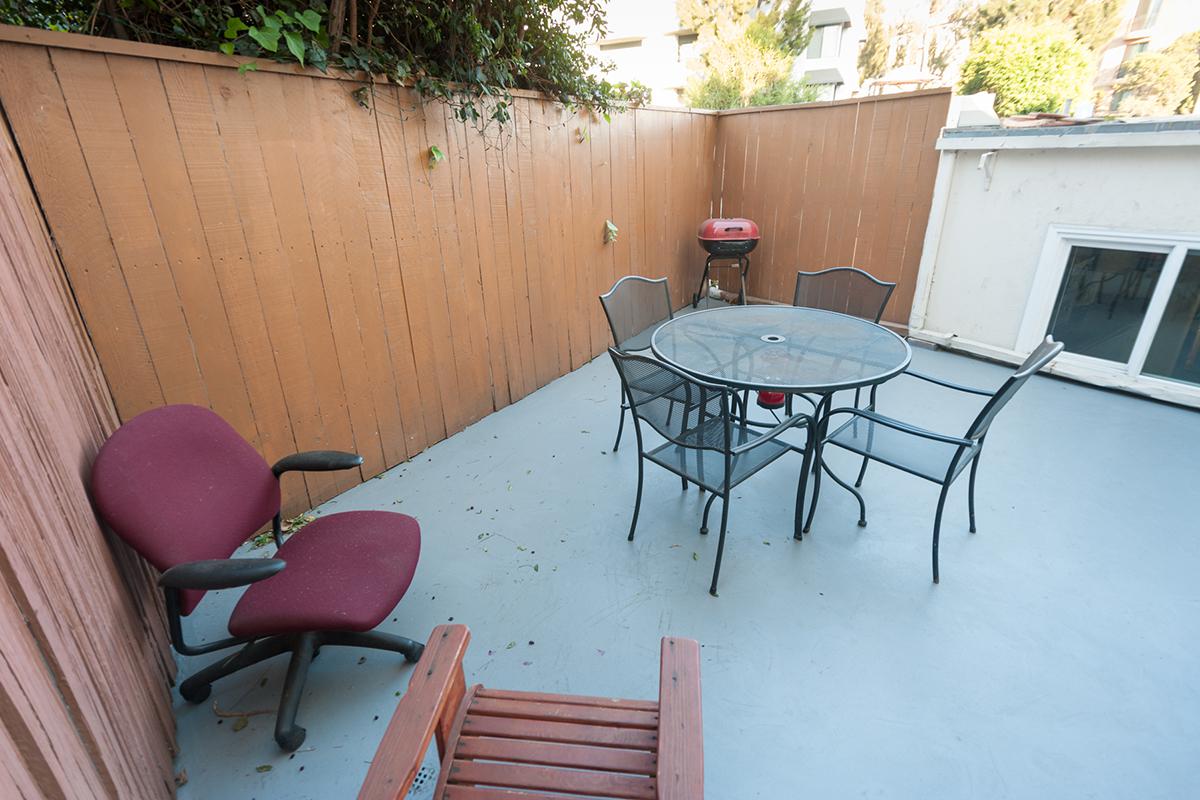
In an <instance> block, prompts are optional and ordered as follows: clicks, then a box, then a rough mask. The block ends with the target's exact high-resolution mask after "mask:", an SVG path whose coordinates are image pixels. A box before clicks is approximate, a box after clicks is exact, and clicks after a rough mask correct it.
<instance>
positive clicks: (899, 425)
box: [826, 407, 977, 447]
mask: <svg viewBox="0 0 1200 800" xmlns="http://www.w3.org/2000/svg"><path fill="white" fill-rule="evenodd" d="M834 414H853V415H855V416H856V417H863V418H864V419H869V420H871V421H872V422H877V423H879V424H880V425H884V426H886V427H888V428H891V429H893V430H897V431H900V432H901V433H908V434H912V435H913V436H920V437H921V438H922V439H932V440H933V441H936V442H945V443H946V444H956V445H959V446H960V447H974V446H975V445H976V444H977V442H976V441H975V440H974V439H963V438H962V437H959V436H946V435H945V434H941V433H937V432H935V431H931V430H928V429H926V428H921V427H918V426H916V425H909V424H908V423H907V422H901V421H900V420H898V419H893V418H892V417H885V416H883V415H882V414H876V413H875V412H874V411H867V410H865V409H862V408H853V407H845V408H835V409H834V410H833V411H830V412H829V416H831V417H832V416H833V415H834ZM828 438H829V437H826V441H828Z"/></svg>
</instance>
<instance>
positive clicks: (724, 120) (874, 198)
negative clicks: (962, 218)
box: [713, 89, 950, 326]
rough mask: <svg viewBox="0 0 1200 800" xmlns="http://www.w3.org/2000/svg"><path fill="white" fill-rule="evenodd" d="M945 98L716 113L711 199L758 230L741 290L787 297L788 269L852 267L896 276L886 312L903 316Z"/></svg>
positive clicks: (926, 95)
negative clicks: (747, 284)
mask: <svg viewBox="0 0 1200 800" xmlns="http://www.w3.org/2000/svg"><path fill="white" fill-rule="evenodd" d="M949 104H950V90H949V89H931V90H927V91H923V92H913V93H909V94H901V95H885V96H882V97H863V98H855V99H852V100H840V101H837V102H833V103H820V104H812V105H804V106H791V107H781V108H772V109H762V110H758V109H747V110H740V111H731V112H726V113H723V114H722V115H721V116H720V118H719V121H718V125H717V153H716V159H717V175H716V180H715V185H714V192H713V198H714V205H715V207H716V208H717V209H718V212H719V213H720V215H721V216H727V217H749V218H750V219H753V220H755V221H756V222H757V223H758V224H759V226H760V227H761V229H762V231H763V240H762V243H761V244H760V245H759V247H758V249H756V250H755V251H754V253H753V255H752V262H751V270H750V293H751V294H752V295H754V296H757V297H760V298H764V299H768V300H774V301H777V302H782V303H790V302H791V301H792V295H793V292H794V290H795V286H796V272H797V270H807V271H812V270H818V269H824V268H825V267H833V266H856V267H859V268H860V269H865V270H866V271H868V272H870V273H871V274H872V275H875V276H876V277H878V278H881V279H883V280H889V281H895V282H896V284H897V286H896V291H895V293H894V294H893V295H892V299H891V301H890V302H889V303H888V307H887V310H886V311H885V312H884V319H885V320H887V321H890V322H892V323H895V324H897V325H901V326H907V325H908V312H909V310H910V308H911V307H912V297H913V291H914V290H915V288H916V277H917V265H918V263H919V262H920V260H921V245H922V243H923V241H924V238H925V224H926V222H928V220H929V206H930V203H931V202H932V199H933V181H934V178H935V177H936V174H937V152H936V151H935V150H934V142H935V141H936V139H937V136H938V132H939V131H940V130H941V128H942V126H943V125H944V124H945V121H946V112H947V110H948V108H949ZM722 285H723V286H725V287H726V288H732V286H733V284H732V283H724V282H723V283H722Z"/></svg>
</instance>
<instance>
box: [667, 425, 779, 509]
mask: <svg viewBox="0 0 1200 800" xmlns="http://www.w3.org/2000/svg"><path fill="white" fill-rule="evenodd" d="M730 433H731V438H732V440H733V446H734V447H739V446H741V445H743V444H746V443H748V442H752V441H754V440H756V439H765V441H763V442H762V443H761V444H758V445H756V446H754V447H752V448H750V449H749V450H746V451H744V452H742V453H738V454H737V455H734V456H733V457H732V459H731V461H730V468H729V486H730V488H733V487H734V486H737V485H738V484H739V483H741V482H742V481H744V480H746V479H747V478H749V477H750V476H751V475H753V474H754V473H756V472H758V471H759V470H760V469H762V468H763V467H765V466H767V465H768V464H770V463H771V462H772V461H774V460H775V459H777V458H779V457H780V456H782V455H784V454H785V453H788V452H790V451H791V450H792V445H790V444H788V443H787V442H785V441H783V440H782V439H776V438H773V437H764V436H763V435H762V434H761V433H759V432H758V431H757V430H755V429H753V428H751V427H749V426H745V425H731V431H730ZM680 439H681V440H682V441H686V442H687V444H686V445H681V444H676V443H675V442H666V443H664V444H662V445H660V446H659V447H656V448H655V449H654V450H651V451H649V452H647V453H646V458H647V459H649V460H650V461H653V462H655V463H656V464H658V465H659V466H662V467H665V468H667V469H669V470H671V471H672V472H675V473H678V474H680V475H683V476H684V477H686V478H687V479H688V480H690V481H692V482H693V483H695V484H697V485H699V486H702V487H704V488H705V489H707V490H708V491H710V492H721V491H723V489H722V486H723V484H724V480H725V454H724V453H723V452H721V449H723V448H724V447H725V423H724V422H723V421H722V420H721V419H720V418H716V419H712V420H709V421H708V422H706V423H704V424H703V425H700V426H699V427H697V428H694V429H692V430H690V431H687V432H686V433H684V434H683V435H682V436H681V437H680ZM714 447H715V448H721V449H717V450H713V449H709V448H714Z"/></svg>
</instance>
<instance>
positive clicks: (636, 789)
mask: <svg viewBox="0 0 1200 800" xmlns="http://www.w3.org/2000/svg"><path fill="white" fill-rule="evenodd" d="M447 783H448V784H468V785H478V784H482V785H484V786H498V787H503V788H509V789H533V790H542V789H548V790H551V791H557V792H568V793H575V794H584V795H598V796H600V797H605V798H609V797H611V798H621V800H656V796H657V790H656V789H655V786H654V783H655V782H654V779H653V778H647V777H644V776H641V775H622V774H620V773H616V772H584V771H578V770H563V769H554V768H550V767H538V766H532V765H529V764H496V763H491V762H483V761H461V760H455V762H454V763H453V764H452V765H451V766H450V780H449V781H448V782H447Z"/></svg>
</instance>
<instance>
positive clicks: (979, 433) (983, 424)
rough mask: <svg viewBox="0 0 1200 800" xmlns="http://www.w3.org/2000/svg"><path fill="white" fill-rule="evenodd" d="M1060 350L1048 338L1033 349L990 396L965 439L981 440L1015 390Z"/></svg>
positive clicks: (1057, 344)
mask: <svg viewBox="0 0 1200 800" xmlns="http://www.w3.org/2000/svg"><path fill="white" fill-rule="evenodd" d="M1062 349H1063V343H1062V342H1056V341H1054V340H1053V339H1052V338H1050V337H1049V336H1047V337H1046V339H1045V341H1043V342H1042V343H1041V344H1039V345H1038V346H1037V347H1036V348H1034V350H1033V352H1032V353H1030V354H1029V357H1028V358H1026V359H1025V360H1024V361H1023V362H1021V366H1019V367H1017V370H1016V372H1014V373H1013V374H1012V375H1010V376H1009V377H1008V380H1006V381H1005V382H1004V385H1002V386H1001V387H1000V388H999V389H997V390H996V393H995V394H994V395H992V399H991V400H988V401H987V404H986V405H984V407H983V410H982V411H980V412H979V416H978V417H976V418H975V421H974V422H972V423H971V427H970V428H969V429H968V430H967V437H966V438H968V439H980V438H982V437H983V436H984V435H985V434H986V433H987V432H988V428H989V427H990V426H991V424H992V420H994V419H995V418H996V415H997V414H999V413H1000V409H1002V408H1004V406H1005V404H1006V403H1008V401H1009V400H1011V399H1012V397H1013V395H1015V394H1016V393H1017V390H1018V389H1020V388H1021V387H1022V386H1024V385H1025V381H1027V380H1029V379H1030V378H1031V377H1032V376H1033V375H1034V373H1036V372H1038V371H1039V370H1041V369H1042V367H1044V366H1046V365H1047V364H1049V363H1050V362H1051V361H1053V360H1054V359H1055V358H1056V357H1057V356H1058V354H1059V353H1061V352H1062Z"/></svg>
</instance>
